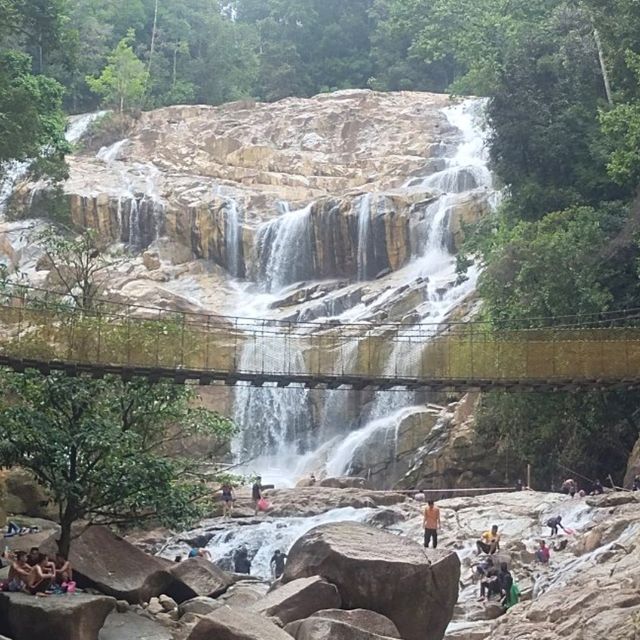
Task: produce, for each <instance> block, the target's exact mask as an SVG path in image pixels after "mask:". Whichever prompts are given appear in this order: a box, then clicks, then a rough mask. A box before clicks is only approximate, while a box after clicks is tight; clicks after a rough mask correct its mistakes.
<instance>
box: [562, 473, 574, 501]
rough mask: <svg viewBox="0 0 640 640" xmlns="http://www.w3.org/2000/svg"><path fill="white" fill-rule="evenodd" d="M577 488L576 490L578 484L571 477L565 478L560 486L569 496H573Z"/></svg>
mask: <svg viewBox="0 0 640 640" xmlns="http://www.w3.org/2000/svg"><path fill="white" fill-rule="evenodd" d="M577 490H578V485H577V484H576V481H575V480H574V479H573V478H567V479H566V480H565V481H564V482H563V483H562V487H561V491H562V493H566V494H567V495H569V496H571V497H572V498H573V496H575V495H576V491H577Z"/></svg>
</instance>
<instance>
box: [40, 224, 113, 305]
mask: <svg viewBox="0 0 640 640" xmlns="http://www.w3.org/2000/svg"><path fill="white" fill-rule="evenodd" d="M36 242H37V243H38V244H39V245H40V247H41V248H42V250H43V251H44V255H45V257H46V258H47V261H48V264H49V266H50V268H51V270H52V271H53V273H54V274H55V277H54V278H53V279H52V282H51V283H50V286H51V287H52V288H53V290H54V291H55V290H56V289H57V290H59V291H60V292H61V293H62V294H63V295H65V296H68V297H70V298H71V299H72V300H73V302H74V305H75V306H76V307H77V308H79V309H85V310H90V309H93V307H94V306H95V303H96V301H97V300H98V299H99V297H100V295H101V294H102V290H103V286H104V284H105V282H107V281H108V278H109V273H110V272H112V270H113V269H114V268H115V267H116V265H117V264H118V263H119V262H121V258H120V257H119V256H118V255H117V254H115V253H113V252H112V251H109V250H108V248H107V247H106V246H105V244H104V243H103V242H100V239H99V237H98V233H97V232H96V231H95V230H93V229H87V230H85V231H83V232H82V233H81V234H80V235H79V236H77V237H75V238H70V237H68V235H64V234H62V233H61V232H60V231H58V230H57V229H55V228H53V227H51V228H48V229H46V230H44V231H42V232H41V233H39V234H38V236H37V238H36Z"/></svg>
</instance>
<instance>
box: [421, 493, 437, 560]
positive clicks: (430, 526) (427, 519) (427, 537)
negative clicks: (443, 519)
mask: <svg viewBox="0 0 640 640" xmlns="http://www.w3.org/2000/svg"><path fill="white" fill-rule="evenodd" d="M423 526H424V546H425V548H427V547H428V546H429V543H430V542H431V541H432V540H433V548H434V549H435V548H436V547H437V546H438V529H439V528H440V509H438V507H436V505H435V503H434V502H433V500H429V502H427V506H426V507H425V510H424V521H423Z"/></svg>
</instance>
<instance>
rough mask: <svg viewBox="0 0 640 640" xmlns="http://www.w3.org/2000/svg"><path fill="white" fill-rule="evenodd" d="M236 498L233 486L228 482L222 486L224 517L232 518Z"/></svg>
mask: <svg viewBox="0 0 640 640" xmlns="http://www.w3.org/2000/svg"><path fill="white" fill-rule="evenodd" d="M234 500H235V496H234V494H233V486H231V484H229V483H228V482H225V483H224V484H223V485H222V517H223V518H230V517H231V512H232V511H233V502H234Z"/></svg>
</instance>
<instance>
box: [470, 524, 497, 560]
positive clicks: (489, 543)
mask: <svg viewBox="0 0 640 640" xmlns="http://www.w3.org/2000/svg"><path fill="white" fill-rule="evenodd" d="M476 546H477V547H478V553H479V554H480V553H488V554H490V555H493V554H494V553H495V552H496V551H497V550H498V549H499V548H500V534H499V533H498V525H497V524H494V525H493V526H492V527H491V531H485V532H484V533H483V534H482V536H481V537H480V540H478V541H477V542H476Z"/></svg>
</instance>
